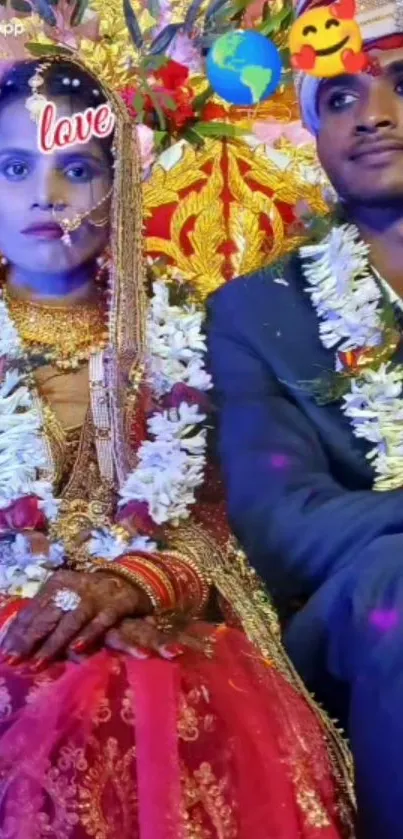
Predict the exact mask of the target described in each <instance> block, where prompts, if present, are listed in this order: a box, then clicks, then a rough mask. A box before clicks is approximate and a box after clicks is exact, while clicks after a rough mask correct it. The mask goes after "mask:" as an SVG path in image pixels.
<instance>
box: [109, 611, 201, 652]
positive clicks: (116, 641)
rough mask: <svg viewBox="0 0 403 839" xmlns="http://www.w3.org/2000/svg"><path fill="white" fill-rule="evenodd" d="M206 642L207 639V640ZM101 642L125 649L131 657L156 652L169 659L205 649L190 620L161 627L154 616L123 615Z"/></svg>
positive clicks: (120, 649) (112, 647) (111, 646)
mask: <svg viewBox="0 0 403 839" xmlns="http://www.w3.org/2000/svg"><path fill="white" fill-rule="evenodd" d="M207 643H208V642H207ZM105 644H106V646H107V647H109V648H110V649H112V650H119V651H120V652H123V653H127V654H128V655H131V656H133V658H140V659H141V658H150V656H152V655H159V656H161V657H162V658H167V659H172V658H176V657H177V656H179V655H181V654H182V653H184V652H185V651H186V649H188V650H196V651H199V652H206V651H207V645H206V640H204V639H203V638H201V637H200V636H198V635H196V633H194V632H192V624H187V625H184V624H182V625H181V624H180V623H178V624H177V625H176V626H172V629H171V631H169V632H167V631H166V630H164V631H161V629H159V627H158V619H157V618H154V617H151V616H150V617H146V618H125V619H124V620H123V621H122V622H121V623H120V624H119V626H117V627H115V628H114V629H110V630H109V632H108V633H107V634H106V636H105Z"/></svg>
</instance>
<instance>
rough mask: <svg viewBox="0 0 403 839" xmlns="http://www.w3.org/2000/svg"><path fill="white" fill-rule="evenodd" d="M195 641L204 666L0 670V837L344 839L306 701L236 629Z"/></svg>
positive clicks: (112, 664)
mask: <svg viewBox="0 0 403 839" xmlns="http://www.w3.org/2000/svg"><path fill="white" fill-rule="evenodd" d="M200 631H201V632H203V634H206V633H208V634H210V635H211V636H212V637H213V639H214V657H213V658H207V657H205V656H204V655H203V654H200V653H194V652H187V653H185V654H184V655H183V657H182V658H181V660H180V661H179V662H178V663H172V662H166V661H162V660H159V659H150V660H147V661H137V660H134V659H132V658H130V657H129V656H124V655H120V654H114V653H109V652H105V651H102V652H99V653H98V654H96V655H94V656H93V657H92V658H90V659H89V660H88V661H87V662H85V663H81V664H74V663H66V664H64V663H60V664H54V665H53V666H52V667H50V668H49V669H48V670H47V671H46V672H44V673H42V674H40V675H37V676H36V677H35V676H33V675H32V673H30V671H29V668H28V667H25V668H24V667H21V668H12V669H11V668H10V667H6V666H4V665H2V666H1V667H0V714H1V728H0V733H1V738H0V825H1V828H0V836H1V837H2V839H6V838H7V839H39V837H45V836H46V837H52V839H53V837H54V839H56V837H57V839H70V837H71V839H89V837H97V839H129V838H130V839H136V837H141V839H251V837H254V839H319V837H321V839H322V837H323V839H340V838H341V837H351V836H353V833H352V828H351V822H350V818H351V811H349V806H348V791H347V790H346V789H343V783H344V782H345V778H343V777H342V772H340V764H339V769H337V768H336V765H337V759H336V760H335V756H334V755H333V756H332V757H331V755H330V752H329V741H328V740H327V739H326V737H325V729H324V728H322V725H320V724H319V721H318V716H317V714H316V713H315V712H314V711H313V710H312V708H311V707H309V705H308V704H307V701H306V699H305V698H303V697H302V696H301V695H298V693H297V692H296V690H295V688H293V687H292V686H291V685H290V684H289V683H288V682H287V681H286V680H285V679H284V678H283V677H282V676H281V675H280V674H279V673H278V672H277V670H276V668H275V667H274V666H273V664H272V663H270V662H268V661H266V660H263V659H262V658H261V657H260V656H259V654H258V653H257V652H256V650H255V648H254V647H252V646H251V645H250V644H249V642H248V641H247V640H246V639H245V637H244V635H243V634H242V633H241V632H239V631H237V630H234V629H229V628H227V627H226V626H224V625H223V626H220V627H218V628H216V629H214V628H212V627H211V626H207V625H204V626H203V625H200ZM343 795H344V796H345V797H344V800H343Z"/></svg>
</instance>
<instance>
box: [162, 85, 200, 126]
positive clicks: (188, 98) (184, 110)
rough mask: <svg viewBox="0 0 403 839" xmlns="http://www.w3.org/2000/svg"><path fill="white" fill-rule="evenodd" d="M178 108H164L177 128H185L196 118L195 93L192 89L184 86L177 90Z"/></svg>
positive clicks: (176, 100)
mask: <svg viewBox="0 0 403 839" xmlns="http://www.w3.org/2000/svg"><path fill="white" fill-rule="evenodd" d="M175 102H176V109H175V110H170V109H169V108H166V109H165V108H164V110H165V113H166V116H167V118H168V119H169V121H170V123H171V125H172V127H173V128H175V129H179V128H183V126H184V125H186V123H187V122H190V120H192V119H194V118H195V112H194V110H193V94H192V92H191V91H190V90H187V89H186V88H183V89H182V90H177V91H175Z"/></svg>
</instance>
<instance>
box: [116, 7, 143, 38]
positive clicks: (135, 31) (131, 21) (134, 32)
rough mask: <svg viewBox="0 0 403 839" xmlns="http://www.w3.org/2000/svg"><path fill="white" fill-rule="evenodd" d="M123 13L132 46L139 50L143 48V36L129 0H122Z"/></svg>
mask: <svg viewBox="0 0 403 839" xmlns="http://www.w3.org/2000/svg"><path fill="white" fill-rule="evenodd" d="M115 2H116V0H115ZM123 13H124V16H125V21H126V26H127V28H128V30H129V33H130V37H131V39H132V41H133V44H134V46H135V47H137V49H140V47H142V46H143V35H142V32H141V29H140V25H139V22H138V20H137V17H136V14H135V12H134V9H133V7H132V4H131V2H130V0H123Z"/></svg>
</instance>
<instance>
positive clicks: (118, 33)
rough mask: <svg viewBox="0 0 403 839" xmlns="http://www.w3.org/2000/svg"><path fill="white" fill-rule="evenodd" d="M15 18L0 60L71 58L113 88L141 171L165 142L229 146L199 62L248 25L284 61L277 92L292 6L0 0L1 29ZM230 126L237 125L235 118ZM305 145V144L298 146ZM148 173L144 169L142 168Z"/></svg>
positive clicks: (218, 103)
mask: <svg viewBox="0 0 403 839" xmlns="http://www.w3.org/2000/svg"><path fill="white" fill-rule="evenodd" d="M16 16H18V19H20V20H22V21H23V22H24V25H25V27H26V28H25V31H24V33H22V34H21V35H19V36H18V37H13V38H8V39H7V38H6V37H5V36H4V37H2V36H0V60H1V58H3V61H6V62H7V61H8V62H10V61H15V60H20V59H22V58H27V57H33V56H35V57H39V56H41V55H43V54H45V53H47V54H48V53H52V52H53V53H59V54H63V53H65V54H66V55H69V54H72V53H76V52H79V53H80V55H81V57H82V58H83V60H84V62H85V63H86V65H87V66H88V68H89V69H90V70H92V71H93V72H94V74H95V75H96V76H97V77H98V78H99V79H100V80H103V81H104V82H105V83H107V84H108V85H110V86H111V87H113V88H114V89H115V90H118V91H119V92H120V93H121V96H122V98H123V100H124V102H125V103H126V105H127V108H128V110H129V113H130V114H131V116H132V117H133V120H134V122H135V123H136V124H137V125H139V126H142V127H143V128H142V129H141V131H140V141H141V143H142V146H144V147H145V153H144V157H145V159H146V161H147V163H148V164H149V165H150V162H152V160H153V159H154V156H155V154H158V153H159V152H160V151H163V150H164V149H166V148H167V147H169V146H170V145H171V144H172V143H175V142H177V141H178V140H180V139H185V140H187V141H188V142H190V143H192V144H193V145H195V146H201V145H203V143H204V142H205V140H206V138H211V137H215V138H224V137H227V138H237V137H241V136H242V135H244V134H245V133H246V129H245V128H244V127H242V126H241V125H239V124H235V123H236V120H235V119H234V114H233V111H234V109H233V108H231V106H229V105H228V104H226V103H225V102H223V101H222V100H220V99H219V98H218V97H217V96H215V95H214V93H213V91H212V89H211V87H210V86H209V83H208V81H207V79H206V77H205V75H204V58H205V55H206V53H207V51H208V49H209V48H210V46H211V45H212V43H213V42H214V40H215V38H216V37H217V36H219V35H220V34H223V33H227V32H229V31H231V29H235V28H238V29H239V28H242V27H246V28H248V27H250V26H251V25H253V26H254V28H256V29H257V30H258V31H261V32H262V33H263V34H265V35H267V36H268V37H270V38H271V39H273V40H274V41H275V42H276V44H277V45H278V48H279V49H280V52H281V54H282V58H283V64H284V73H283V81H284V83H285V84H287V83H288V82H290V81H291V78H292V74H291V72H290V71H289V70H288V69H287V67H288V66H289V55H288V51H287V48H286V43H287V31H288V28H289V25H290V22H291V19H292V4H291V0H285V2H282V3H281V7H280V8H279V7H278V1H277V0H272V3H267V2H264V3H263V2H261V0H246V2H245V0H240V1H239V2H236V3H234V2H232V1H231V0H210V2H209V3H208V4H207V5H206V3H205V2H203V0H192V2H189V3H186V2H183V0H182V2H180V3H173V2H169V0H152V2H150V3H149V4H147V5H146V4H143V3H142V2H140V0H118V2H116V3H113V4H112V3H111V4H109V5H107V4H105V2H104V0H2V2H0V22H4V23H6V22H9V21H12V20H15V17H16ZM238 122H239V120H238ZM305 141H306V138H305ZM146 168H147V167H146Z"/></svg>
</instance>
